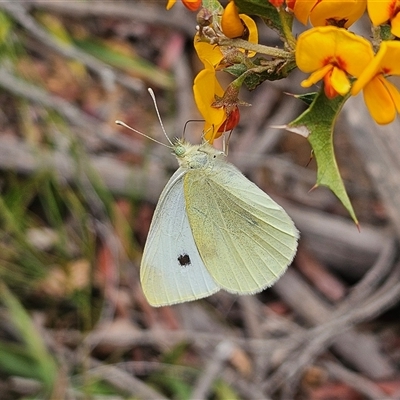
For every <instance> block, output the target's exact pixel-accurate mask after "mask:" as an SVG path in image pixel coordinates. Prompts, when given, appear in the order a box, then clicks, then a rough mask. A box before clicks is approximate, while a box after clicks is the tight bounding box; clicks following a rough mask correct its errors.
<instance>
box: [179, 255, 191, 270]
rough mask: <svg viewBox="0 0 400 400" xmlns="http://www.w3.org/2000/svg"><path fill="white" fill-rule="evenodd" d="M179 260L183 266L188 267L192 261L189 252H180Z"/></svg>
mask: <svg viewBox="0 0 400 400" xmlns="http://www.w3.org/2000/svg"><path fill="white" fill-rule="evenodd" d="M178 262H179V265H180V266H181V267H187V266H188V265H190V264H191V263H192V262H191V261H190V257H189V254H180V255H179V257H178Z"/></svg>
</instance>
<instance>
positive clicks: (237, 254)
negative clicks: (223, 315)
mask: <svg viewBox="0 0 400 400" xmlns="http://www.w3.org/2000/svg"><path fill="white" fill-rule="evenodd" d="M183 179H184V190H185V198H186V204H187V213H188V218H189V223H190V227H191V229H192V233H193V237H194V240H195V242H196V245H197V248H198V249H199V253H200V255H201V257H202V259H203V261H204V264H205V265H206V267H207V269H208V271H209V273H210V275H211V276H212V277H213V279H214V280H215V281H216V282H217V284H218V285H220V286H221V288H223V289H225V290H227V291H229V292H232V293H240V294H251V293H256V292H259V291H261V290H263V289H265V288H266V287H268V286H271V285H272V284H273V283H274V282H275V281H276V280H277V279H278V278H279V277H280V276H281V275H282V274H283V273H284V272H285V270H286V268H287V266H288V265H289V264H290V263H291V261H292V259H293V257H294V255H295V253H296V248H297V239H298V231H297V229H296V228H295V226H294V223H293V221H292V220H291V219H290V217H289V216H288V215H287V213H286V212H285V211H284V210H283V209H282V207H280V206H279V205H278V204H277V203H275V202H274V201H273V200H272V199H271V198H270V197H269V196H268V195H267V194H266V193H265V192H263V191H262V190H261V189H260V188H259V187H258V186H256V185H255V184H254V183H252V182H250V181H249V180H248V179H247V178H246V177H245V176H244V175H243V174H242V173H241V172H240V171H239V170H238V169H236V168H235V167H234V166H233V165H232V164H229V163H226V162H224V161H222V160H215V164H214V167H213V168H212V170H211V171H206V172H204V171H202V172H201V171H193V173H192V171H190V172H188V173H187V174H186V175H185V176H184V178H183Z"/></svg>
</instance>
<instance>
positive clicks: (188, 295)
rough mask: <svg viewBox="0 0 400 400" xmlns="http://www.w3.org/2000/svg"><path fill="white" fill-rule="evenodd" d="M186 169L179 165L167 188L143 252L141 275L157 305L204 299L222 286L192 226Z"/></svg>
mask: <svg viewBox="0 0 400 400" xmlns="http://www.w3.org/2000/svg"><path fill="white" fill-rule="evenodd" d="M184 173H185V171H184V170H182V169H178V170H177V171H176V172H175V174H174V175H173V176H172V177H171V179H170V180H169V182H168V184H167V185H166V187H165V189H164V190H163V192H162V194H161V196H160V200H159V202H158V204H157V207H156V210H155V212H154V216H153V220H152V223H151V226H150V230H149V234H148V238H147V242H146V245H145V249H144V252H143V258H142V263H141V267H140V279H141V282H142V287H143V291H144V293H145V295H146V298H147V300H148V301H149V303H150V304H151V305H153V306H163V305H169V304H175V303H181V302H184V301H190V300H195V299H200V298H202V297H206V296H209V295H211V294H213V293H215V292H217V291H218V290H219V286H218V285H217V284H216V283H215V282H214V280H213V279H212V278H211V276H210V274H209V273H208V271H207V269H206V268H205V266H204V263H203V261H202V259H201V257H200V255H199V252H198V250H197V247H196V244H195V242H194V238H193V235H192V232H191V229H190V226H189V221H188V218H187V214H186V209H185V199H184V191H183V180H182V175H183V174H184Z"/></svg>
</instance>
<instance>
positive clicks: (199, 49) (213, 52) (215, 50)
mask: <svg viewBox="0 0 400 400" xmlns="http://www.w3.org/2000/svg"><path fill="white" fill-rule="evenodd" d="M193 44H194V48H195V50H196V53H197V56H198V57H199V58H200V60H201V62H202V63H203V64H205V63H206V62H208V63H211V64H212V65H213V66H214V67H216V66H218V64H219V63H220V62H221V61H222V59H223V58H224V55H223V54H222V52H221V49H220V47H219V46H217V45H215V44H210V43H207V42H202V41H201V40H200V36H199V34H198V33H196V35H194V41H193Z"/></svg>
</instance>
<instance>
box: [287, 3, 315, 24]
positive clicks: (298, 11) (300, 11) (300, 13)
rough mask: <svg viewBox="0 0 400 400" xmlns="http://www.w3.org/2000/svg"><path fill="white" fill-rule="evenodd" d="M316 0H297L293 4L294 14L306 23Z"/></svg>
mask: <svg viewBox="0 0 400 400" xmlns="http://www.w3.org/2000/svg"><path fill="white" fill-rule="evenodd" d="M317 2H318V0H311V1H310V0H297V1H296V3H295V4H294V9H293V12H294V15H295V16H296V18H297V19H298V20H299V21H300V22H301V23H302V24H303V25H307V22H308V18H309V16H310V12H311V10H312V9H313V7H314V6H315V4H317Z"/></svg>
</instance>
